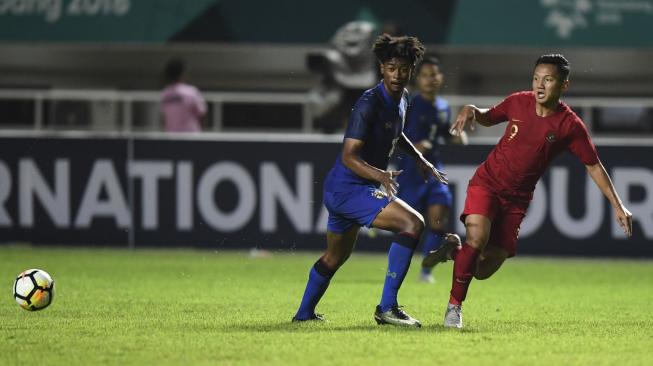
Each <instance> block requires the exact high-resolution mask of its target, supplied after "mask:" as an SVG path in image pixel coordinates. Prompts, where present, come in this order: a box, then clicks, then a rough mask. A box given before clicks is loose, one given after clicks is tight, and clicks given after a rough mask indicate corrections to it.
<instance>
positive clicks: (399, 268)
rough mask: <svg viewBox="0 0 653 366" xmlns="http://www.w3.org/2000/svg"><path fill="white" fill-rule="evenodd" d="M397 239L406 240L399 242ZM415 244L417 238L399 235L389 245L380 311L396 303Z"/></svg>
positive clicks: (386, 309)
mask: <svg viewBox="0 0 653 366" xmlns="http://www.w3.org/2000/svg"><path fill="white" fill-rule="evenodd" d="M399 241H405V242H408V244H409V245H406V243H402V244H403V245H402V244H399V243H398V242H399ZM416 245H417V239H414V238H410V237H408V236H404V235H400V239H399V240H397V242H393V243H392V245H390V250H389V251H388V272H387V273H386V276H385V283H384V284H383V294H382V295H381V304H380V305H381V311H383V312H385V311H388V310H390V309H391V308H393V307H395V306H397V305H398V303H397V293H398V292H399V288H400V287H401V283H402V282H403V281H404V278H405V277H406V273H408V268H409V267H410V260H411V259H412V258H413V252H414V251H415V246H416Z"/></svg>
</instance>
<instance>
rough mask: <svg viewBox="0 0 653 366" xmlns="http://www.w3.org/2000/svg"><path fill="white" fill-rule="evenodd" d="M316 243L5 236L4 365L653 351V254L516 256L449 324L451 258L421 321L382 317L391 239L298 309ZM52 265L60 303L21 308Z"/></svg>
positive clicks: (645, 360) (603, 360) (615, 360)
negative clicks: (251, 252)
mask: <svg viewBox="0 0 653 366" xmlns="http://www.w3.org/2000/svg"><path fill="white" fill-rule="evenodd" d="M317 256H318V255H317V253H274V255H273V256H271V257H268V258H251V257H249V256H247V255H246V253H236V252H221V251H220V252H211V251H182V250H178V251H171V250H152V251H150V250H135V251H128V250H108V249H102V250H94V249H32V248H30V247H12V246H4V247H2V246H0V289H4V292H3V295H2V296H0V365H33V364H39V365H154V364H156V365H309V364H310V365H338V364H340V365H367V364H370V365H375V364H384V365H411V366H413V365H429V366H431V365H434V364H435V365H437V364H445V363H449V364H455V365H457V366H460V365H502V366H504V365H615V364H622V365H623V364H626V365H629V366H632V365H651V364H653V307H652V305H651V304H653V265H652V264H653V263H652V262H651V261H609V260H556V259H529V258H526V259H520V258H516V259H512V260H509V261H508V262H507V263H506V264H505V265H504V267H503V268H502V269H501V270H500V271H499V272H498V273H497V274H496V275H495V276H494V277H493V278H491V279H490V280H487V281H474V282H473V283H472V287H471V290H470V293H469V296H468V301H467V302H466V304H465V308H464V320H465V326H466V328H465V329H464V330H463V331H455V330H445V329H444V328H443V327H442V326H441V322H442V316H443V311H444V308H445V305H446V302H447V300H448V291H449V285H450V284H449V279H450V278H451V264H450V263H447V264H445V265H441V266H439V267H438V268H436V276H437V278H438V279H439V281H438V283H437V284H436V285H425V284H421V283H418V282H417V281H416V278H417V271H418V266H417V264H418V263H419V259H418V258H415V259H414V261H413V267H412V268H411V271H410V273H409V274H408V277H407V279H406V281H405V282H404V286H403V288H402V291H401V292H400V296H399V301H400V303H401V304H403V305H404V306H405V308H406V310H407V311H408V312H409V313H410V314H412V315H414V316H416V317H417V318H418V319H421V321H422V323H423V324H424V327H423V328H422V329H397V328H392V327H389V326H377V325H376V324H375V323H374V320H373V318H372V314H373V312H374V306H375V305H376V304H377V302H378V301H379V297H380V294H381V288H382V282H383V279H384V274H385V271H386V258H385V256H383V255H380V254H379V255H371V254H362V253H354V255H353V256H352V258H351V259H350V261H349V262H348V263H347V264H346V265H345V266H344V267H343V268H342V269H341V270H340V272H338V274H336V276H335V277H334V279H333V280H332V282H331V287H330V288H329V290H328V291H327V293H326V295H325V297H324V298H323V299H322V303H321V304H320V305H319V306H318V311H319V312H321V313H324V314H326V316H327V318H328V322H326V323H310V324H292V323H290V318H291V317H292V315H293V314H294V311H295V310H296V308H297V306H298V304H299V300H300V297H301V295H302V292H303V290H304V285H305V283H306V279H307V275H308V270H309V268H310V266H311V265H312V264H313V262H314V261H315V260H316V258H317ZM32 267H36V268H42V269H44V270H46V271H48V272H49V273H50V274H51V275H52V276H53V278H54V279H55V283H56V291H57V293H56V296H55V299H54V302H53V304H52V305H51V306H50V307H49V308H47V309H45V310H43V311H40V312H28V311H25V310H23V309H21V308H20V307H19V306H18V305H17V304H16V303H15V302H14V300H13V298H12V296H11V291H10V288H11V286H12V283H13V280H14V278H15V276H16V275H17V274H18V273H19V272H21V271H22V270H24V269H27V268H32Z"/></svg>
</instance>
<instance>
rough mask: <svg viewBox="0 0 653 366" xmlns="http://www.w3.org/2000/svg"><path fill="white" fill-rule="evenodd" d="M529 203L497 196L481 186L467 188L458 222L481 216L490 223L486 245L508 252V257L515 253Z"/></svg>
mask: <svg viewBox="0 0 653 366" xmlns="http://www.w3.org/2000/svg"><path fill="white" fill-rule="evenodd" d="M529 203H530V201H528V200H524V199H516V198H511V197H506V196H502V195H498V194H496V193H494V192H492V191H490V190H489V189H487V188H485V187H483V186H468V187H467V198H466V199H465V210H464V211H463V213H462V214H461V215H460V221H462V222H463V224H464V223H465V218H466V217H467V215H473V214H476V215H483V216H485V217H487V218H489V219H490V221H492V227H491V229H490V239H489V240H488V243H487V244H488V245H494V246H497V247H499V248H502V249H504V250H505V251H507V252H508V255H509V256H510V257H514V256H515V254H516V253H517V238H518V237H519V226H520V225H521V222H522V220H523V219H524V216H526V210H527V209H528V204H529Z"/></svg>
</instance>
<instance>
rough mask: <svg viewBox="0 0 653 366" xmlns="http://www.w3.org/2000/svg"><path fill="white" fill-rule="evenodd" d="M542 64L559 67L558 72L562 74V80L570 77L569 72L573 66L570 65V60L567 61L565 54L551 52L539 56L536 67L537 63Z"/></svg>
mask: <svg viewBox="0 0 653 366" xmlns="http://www.w3.org/2000/svg"><path fill="white" fill-rule="evenodd" d="M540 64H551V65H555V66H556V67H557V68H558V73H559V74H560V77H561V78H562V80H567V79H569V73H570V72H571V67H570V66H569V61H567V59H566V58H565V56H563V55H561V54H559V53H549V54H546V55H542V56H540V57H538V58H537V61H535V67H537V65H540Z"/></svg>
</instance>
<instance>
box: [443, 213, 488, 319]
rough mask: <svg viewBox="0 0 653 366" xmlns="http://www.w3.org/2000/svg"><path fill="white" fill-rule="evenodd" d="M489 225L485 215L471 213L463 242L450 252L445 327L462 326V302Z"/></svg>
mask: <svg viewBox="0 0 653 366" xmlns="http://www.w3.org/2000/svg"><path fill="white" fill-rule="evenodd" d="M491 227H492V222H491V221H490V219H489V218H488V217H487V216H484V215H480V214H471V215H467V216H466V218H465V229H466V240H465V243H464V244H463V245H462V246H461V247H460V249H459V250H455V251H454V252H453V253H452V257H453V259H454V265H453V280H452V282H451V294H450V296H449V304H448V305H447V310H446V312H445V315H444V326H445V327H447V328H462V327H463V319H462V304H463V301H465V297H466V296H467V291H468V289H469V285H470V283H471V281H472V278H474V274H475V272H476V264H477V260H478V257H479V255H480V253H481V252H482V251H483V249H484V248H485V246H486V244H487V241H488V239H489V237H490V229H491Z"/></svg>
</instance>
